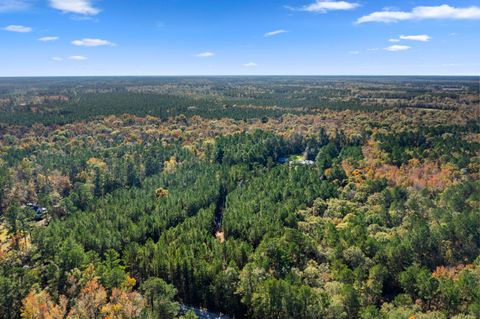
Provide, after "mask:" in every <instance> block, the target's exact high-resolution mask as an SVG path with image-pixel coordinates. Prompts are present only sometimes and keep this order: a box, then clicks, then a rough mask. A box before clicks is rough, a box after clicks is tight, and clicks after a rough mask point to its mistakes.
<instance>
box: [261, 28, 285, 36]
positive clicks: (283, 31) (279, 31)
mask: <svg viewBox="0 0 480 319" xmlns="http://www.w3.org/2000/svg"><path fill="white" fill-rule="evenodd" d="M287 32H288V31H287V30H283V29H280V30H275V31H270V32H267V33H265V34H264V35H263V36H264V37H273V36H275V35H279V34H282V33H287Z"/></svg>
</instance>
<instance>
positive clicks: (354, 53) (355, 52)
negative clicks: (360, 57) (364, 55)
mask: <svg viewBox="0 0 480 319" xmlns="http://www.w3.org/2000/svg"><path fill="white" fill-rule="evenodd" d="M348 53H350V54H353V55H357V54H360V51H350V52H348Z"/></svg>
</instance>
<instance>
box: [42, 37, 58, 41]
mask: <svg viewBox="0 0 480 319" xmlns="http://www.w3.org/2000/svg"><path fill="white" fill-rule="evenodd" d="M58 39H59V38H58V37H53V36H50V37H41V38H38V41H42V42H50V41H57V40H58Z"/></svg>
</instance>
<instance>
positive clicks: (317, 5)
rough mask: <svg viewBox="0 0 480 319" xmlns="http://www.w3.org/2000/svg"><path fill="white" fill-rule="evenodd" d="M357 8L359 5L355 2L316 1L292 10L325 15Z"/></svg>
mask: <svg viewBox="0 0 480 319" xmlns="http://www.w3.org/2000/svg"><path fill="white" fill-rule="evenodd" d="M359 6H360V5H359V4H358V3H355V2H347V1H330V0H324V1H321V0H316V1H315V2H314V3H311V4H309V5H306V6H303V7H301V8H298V9H295V8H293V10H299V11H308V12H315V13H326V12H328V11H336V10H353V9H355V8H357V7H359Z"/></svg>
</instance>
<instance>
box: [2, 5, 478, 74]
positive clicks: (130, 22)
mask: <svg viewBox="0 0 480 319" xmlns="http://www.w3.org/2000/svg"><path fill="white" fill-rule="evenodd" d="M89 75H91V76H93V75H480V0H475V1H474V0H457V1H454V0H442V1H433V0H420V1H408V0H398V1H379V0H375V1H374V0H345V1H334V0H0V76H89Z"/></svg>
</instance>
